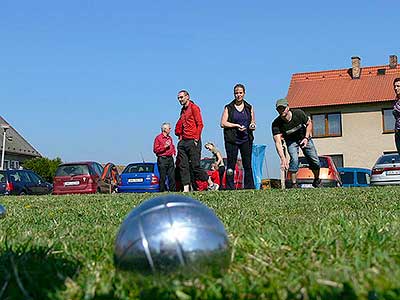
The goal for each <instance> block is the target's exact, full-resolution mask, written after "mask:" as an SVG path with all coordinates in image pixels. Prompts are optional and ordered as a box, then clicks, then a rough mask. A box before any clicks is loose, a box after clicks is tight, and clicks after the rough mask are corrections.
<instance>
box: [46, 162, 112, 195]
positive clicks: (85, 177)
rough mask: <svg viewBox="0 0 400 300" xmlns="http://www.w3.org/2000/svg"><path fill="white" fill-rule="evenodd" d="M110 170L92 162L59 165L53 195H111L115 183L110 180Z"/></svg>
mask: <svg viewBox="0 0 400 300" xmlns="http://www.w3.org/2000/svg"><path fill="white" fill-rule="evenodd" d="M107 165H108V164H107ZM110 170H111V168H110V167H109V168H106V169H104V168H103V166H102V165H101V164H99V163H98V162H94V161H83V162H71V163H64V164H61V165H59V166H58V168H57V170H56V175H55V177H54V182H53V185H54V189H53V194H55V195H62V194H94V193H111V192H113V191H114V187H115V183H114V182H113V178H110V176H111V172H110ZM117 176H118V175H117Z"/></svg>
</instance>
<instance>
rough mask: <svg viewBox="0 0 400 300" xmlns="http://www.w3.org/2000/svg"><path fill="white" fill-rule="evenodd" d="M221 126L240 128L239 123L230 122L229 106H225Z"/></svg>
mask: <svg viewBox="0 0 400 300" xmlns="http://www.w3.org/2000/svg"><path fill="white" fill-rule="evenodd" d="M221 127H222V128H240V125H239V124H236V123H231V122H228V108H227V107H225V108H224V112H223V113H222V117H221Z"/></svg>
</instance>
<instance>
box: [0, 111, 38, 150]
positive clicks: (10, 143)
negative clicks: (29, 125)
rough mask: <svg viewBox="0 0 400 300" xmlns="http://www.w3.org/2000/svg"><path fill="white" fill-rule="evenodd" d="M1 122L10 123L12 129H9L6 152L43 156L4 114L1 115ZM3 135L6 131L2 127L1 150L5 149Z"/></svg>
mask: <svg viewBox="0 0 400 300" xmlns="http://www.w3.org/2000/svg"><path fill="white" fill-rule="evenodd" d="M0 124H5V125H9V126H10V129H8V130H7V133H6V136H7V138H9V139H7V140H6V147H5V148H6V149H5V150H6V152H7V153H11V154H23V155H29V156H33V157H41V156H42V155H41V154H40V153H39V152H38V151H37V150H36V149H35V148H33V146H32V145H31V144H29V143H28V142H27V141H26V140H25V139H24V138H23V137H22V136H21V135H20V134H19V133H18V132H17V131H16V130H15V129H14V127H12V125H11V124H10V123H8V122H7V121H6V120H5V119H4V118H3V117H2V116H0ZM3 135H4V131H3V129H2V128H0V150H2V149H3Z"/></svg>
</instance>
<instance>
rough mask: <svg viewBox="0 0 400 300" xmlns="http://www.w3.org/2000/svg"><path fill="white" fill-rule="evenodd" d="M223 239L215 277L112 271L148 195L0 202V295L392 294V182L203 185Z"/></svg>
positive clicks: (398, 287)
mask: <svg viewBox="0 0 400 300" xmlns="http://www.w3.org/2000/svg"><path fill="white" fill-rule="evenodd" d="M190 195H191V196H193V197H194V198H196V199H198V200H200V201H202V202H203V203H205V204H206V205H208V206H209V207H211V208H212V209H213V210H214V211H215V212H216V214H217V215H218V216H219V217H220V219H221V220H222V222H223V223H224V224H225V227H226V229H227V232H228V234H229V238H230V243H231V248H232V261H231V265H230V268H229V270H228V271H227V272H226V274H224V275H223V277H220V278H212V277H207V276H203V277H197V278H193V279H182V278H166V277H164V278H153V277H149V278H136V277H133V276H129V275H127V274H122V273H119V272H116V270H115V268H114V265H113V247H114V239H115V236H116V233H117V231H118V228H119V226H120V224H121V223H122V221H123V220H124V218H125V216H126V215H127V214H128V212H129V211H131V210H132V209H133V208H134V207H135V206H136V205H137V204H139V203H141V202H142V201H144V200H146V199H148V198H151V197H154V195H149V194H140V195H134V194H116V195H87V196H77V195H69V196H36V197H34V196H25V197H1V198H0V203H1V204H3V205H4V206H6V207H7V209H8V215H7V217H6V218H4V219H1V220H0V299H304V300H306V299H369V300H373V299H400V200H399V199H400V188H396V187H388V188H364V189H309V190H287V191H281V190H268V191H237V192H236V191H231V192H203V193H192V194H190Z"/></svg>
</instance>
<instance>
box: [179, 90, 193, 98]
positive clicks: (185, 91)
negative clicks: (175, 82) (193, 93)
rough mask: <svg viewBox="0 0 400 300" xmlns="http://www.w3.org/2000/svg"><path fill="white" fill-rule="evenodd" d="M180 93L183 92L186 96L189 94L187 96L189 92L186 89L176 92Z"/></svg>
mask: <svg viewBox="0 0 400 300" xmlns="http://www.w3.org/2000/svg"><path fill="white" fill-rule="evenodd" d="M180 93H184V94H185V95H186V96H189V97H190V95H189V92H188V91H187V90H180V91H179V92H178V94H180Z"/></svg>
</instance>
